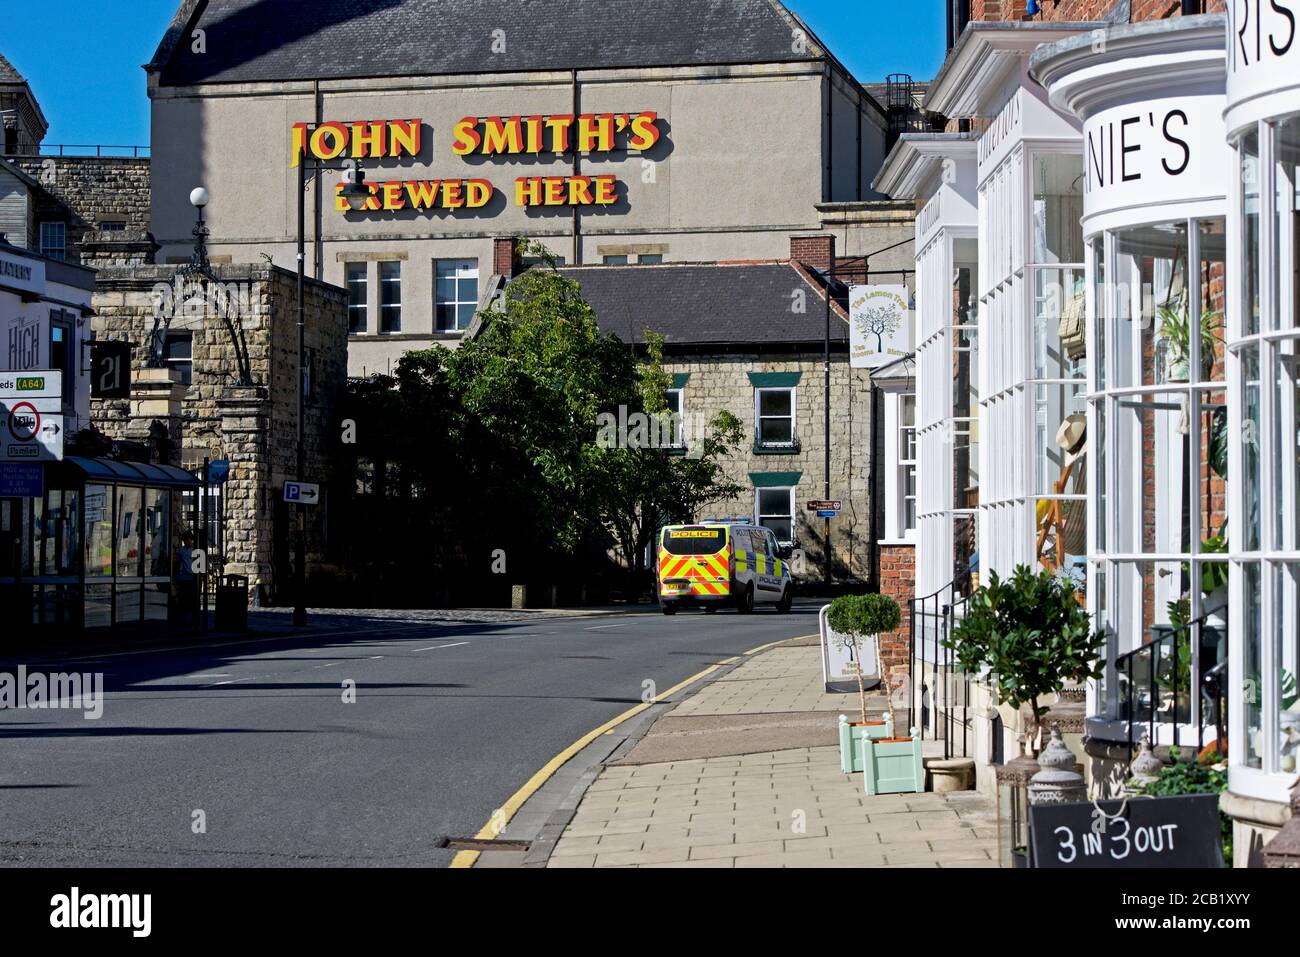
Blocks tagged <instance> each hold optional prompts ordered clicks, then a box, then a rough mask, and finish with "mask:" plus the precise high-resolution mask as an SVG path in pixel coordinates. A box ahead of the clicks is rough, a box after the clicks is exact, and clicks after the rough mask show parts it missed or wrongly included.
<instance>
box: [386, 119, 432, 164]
mask: <svg viewBox="0 0 1300 957" xmlns="http://www.w3.org/2000/svg"><path fill="white" fill-rule="evenodd" d="M388 130H389V140H388V155H389V156H392V157H396V156H419V155H420V142H421V137H422V135H423V132H424V121H423V120H390V121H389V123H388Z"/></svg>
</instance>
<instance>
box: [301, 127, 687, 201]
mask: <svg viewBox="0 0 1300 957" xmlns="http://www.w3.org/2000/svg"><path fill="white" fill-rule="evenodd" d="M662 137H663V130H662V128H661V127H660V125H659V114H658V113H655V112H653V111H649V110H647V111H642V112H640V113H583V114H581V115H577V116H574V115H572V114H560V115H553V116H550V115H533V116H522V115H521V116H488V117H475V116H467V117H465V118H464V119H462V120H460V121H459V122H457V123H456V124H454V126H453V127H452V133H451V153H452V155H453V156H457V157H462V158H465V159H466V160H467V161H468V160H469V159H470V158H471V157H480V156H482V157H502V158H513V157H518V158H521V159H526V158H531V157H538V156H543V155H546V156H550V157H552V158H554V159H555V160H557V161H558V160H560V159H561V158H563V157H566V156H604V155H608V154H611V153H645V152H646V151H648V150H650V149H653V148H654V147H655V146H656V145H657V144H658V143H659V141H660V140H661V139H662ZM431 139H432V137H431V136H426V135H425V132H424V122H423V121H422V120H420V119H412V120H360V121H350V122H338V121H330V122H327V123H321V124H319V125H316V126H310V125H308V124H306V123H297V124H295V125H294V126H293V133H292V138H291V147H290V149H291V156H290V164H291V165H292V166H297V165H298V163H299V162H300V161H301V159H302V157H304V156H310V157H313V158H315V159H318V160H321V161H324V162H329V161H338V160H340V159H341V158H343V157H345V156H346V157H347V158H349V159H357V160H360V159H372V160H378V159H395V158H399V157H418V156H419V155H420V154H421V152H422V151H423V150H424V147H425V145H426V142H427V141H428V140H431ZM366 185H367V187H368V188H369V190H370V194H371V198H370V200H369V201H368V202H367V203H366V206H365V209H364V212H370V213H378V212H396V211H399V210H405V209H410V210H434V209H445V210H454V209H488V208H489V207H491V210H490V211H495V210H496V209H497V208H498V207H496V206H493V205H492V201H493V200H494V199H496V198H497V189H496V187H495V186H494V185H493V184H492V182H491V181H490V180H487V179H481V178H446V179H409V180H408V179H400V180H387V181H378V182H367V184H366ZM619 186H620V184H619V181H618V178H617V177H616V176H613V175H609V174H602V175H597V176H569V175H554V176H520V177H518V178H516V179H515V181H514V183H513V188H512V189H511V190H510V197H511V198H512V199H513V201H514V204H515V205H516V206H520V207H538V206H542V207H586V206H591V207H609V206H614V205H616V204H617V203H618V201H619V198H620V188H619ZM335 206H336V209H337V210H338V211H339V212H348V211H349V210H350V207H349V206H348V203H347V201H346V200H345V199H344V197H343V184H342V183H340V184H338V185H337V186H336V187H335Z"/></svg>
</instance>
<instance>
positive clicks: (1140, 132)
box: [1083, 94, 1233, 236]
mask: <svg viewBox="0 0 1300 957" xmlns="http://www.w3.org/2000/svg"><path fill="white" fill-rule="evenodd" d="M1222 114H1223V97H1222V96H1221V95H1218V94H1206V95H1203V96H1168V97H1161V98H1158V99H1150V100H1142V101H1139V102H1136V103H1126V104H1124V105H1122V106H1116V107H1112V108H1110V109H1106V110H1101V111H1099V112H1097V113H1096V114H1094V115H1092V116H1090V117H1088V119H1087V120H1086V121H1085V122H1084V125H1083V165H1084V197H1083V227H1084V229H1083V231H1084V235H1086V236H1091V235H1094V234H1096V233H1097V232H1099V231H1101V230H1102V229H1109V228H1115V227H1119V226H1127V225H1134V224H1137V223H1144V222H1158V221H1162V220H1169V219H1181V218H1184V217H1186V216H1194V215H1198V213H1201V212H1206V213H1213V212H1214V211H1216V210H1217V209H1219V208H1221V205H1222V203H1223V201H1224V195H1225V193H1224V190H1225V186H1226V182H1227V180H1226V178H1225V177H1224V175H1223V171H1224V170H1225V169H1232V168H1233V160H1232V154H1231V152H1230V150H1229V148H1228V145H1227V142H1226V140H1225V138H1224V132H1223V119H1222ZM1202 206H1208V207H1209V208H1208V209H1205V210H1201V209H1198V208H1196V207H1202Z"/></svg>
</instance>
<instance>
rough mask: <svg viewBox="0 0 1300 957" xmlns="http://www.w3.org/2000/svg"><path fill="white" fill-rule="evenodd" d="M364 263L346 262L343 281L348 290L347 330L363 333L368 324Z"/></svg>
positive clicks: (367, 277)
mask: <svg viewBox="0 0 1300 957" xmlns="http://www.w3.org/2000/svg"><path fill="white" fill-rule="evenodd" d="M369 268H370V267H369V266H368V264H366V263H348V264H347V265H346V266H345V267H344V282H345V284H346V286H347V291H348V332H349V333H351V334H352V335H354V336H357V335H364V334H365V333H366V332H367V331H368V330H369V326H370V299H369V296H370V277H369Z"/></svg>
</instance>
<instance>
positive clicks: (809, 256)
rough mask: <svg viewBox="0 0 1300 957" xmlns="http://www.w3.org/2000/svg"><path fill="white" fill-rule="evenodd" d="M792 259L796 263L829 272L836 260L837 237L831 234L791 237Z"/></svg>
mask: <svg viewBox="0 0 1300 957" xmlns="http://www.w3.org/2000/svg"><path fill="white" fill-rule="evenodd" d="M790 258H791V259H793V260H794V261H795V262H800V263H803V264H804V265H805V266H811V267H812V268H813V269H816V270H819V271H821V272H828V271H829V270H830V268H831V260H832V259H834V258H835V237H834V236H833V235H831V234H830V233H821V234H818V235H809V236H791V237H790Z"/></svg>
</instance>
